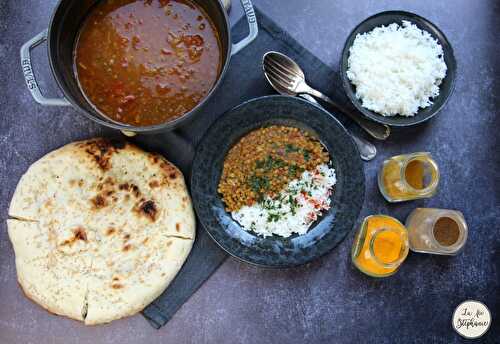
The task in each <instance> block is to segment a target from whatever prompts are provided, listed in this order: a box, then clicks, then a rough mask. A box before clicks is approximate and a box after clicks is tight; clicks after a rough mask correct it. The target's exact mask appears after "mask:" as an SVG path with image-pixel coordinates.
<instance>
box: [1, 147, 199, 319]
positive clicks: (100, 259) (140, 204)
mask: <svg viewBox="0 0 500 344" xmlns="http://www.w3.org/2000/svg"><path fill="white" fill-rule="evenodd" d="M62 164H64V165H65V166H61V165H62ZM56 166H59V167H58V168H55V167H56ZM47 182H48V183H49V184H47ZM33 190H40V191H39V192H38V193H37V194H36V195H35V194H33ZM23 202H24V203H23ZM26 202H28V203H26ZM75 202H76V203H75ZM82 202H83V203H82ZM75 207H76V208H75ZM68 211H69V212H68ZM82 213H83V215H82ZM9 215H11V216H13V215H16V216H15V217H17V218H19V219H21V220H9V221H16V223H17V222H19V224H22V223H33V225H34V226H37V227H36V228H39V230H38V231H39V232H37V233H38V234H37V235H38V236H39V237H38V238H39V239H37V240H42V241H44V242H46V243H41V244H40V242H38V244H36V242H35V243H32V244H30V241H31V240H33V237H32V235H33V233H34V232H32V231H30V230H28V228H27V227H26V226H24V227H23V226H21V227H20V226H18V225H16V226H14V223H8V224H9V226H8V227H9V236H10V238H11V241H12V243H13V245H14V249H15V251H16V267H17V270H18V281H19V283H20V285H21V287H22V289H23V291H24V292H25V294H26V295H27V296H28V297H29V298H30V299H32V300H34V301H35V302H37V303H38V304H40V305H41V306H42V307H44V308H45V309H47V310H48V311H49V312H51V313H54V314H59V315H65V316H68V317H71V318H73V319H76V320H80V321H84V322H85V323H86V324H87V325H92V324H100V323H105V322H109V321H112V320H115V319H118V318H121V317H124V316H128V315H132V314H135V313H137V312H139V311H140V310H142V309H143V308H144V307H145V306H146V305H147V304H149V303H150V302H151V301H153V300H154V298H156V297H157V296H159V295H160V294H161V292H163V290H164V289H165V288H166V287H167V286H168V284H169V283H170V281H171V280H172V279H173V278H174V277H175V275H176V273H177V272H178V271H179V269H180V268H181V266H182V264H183V262H184V261H185V259H186V258H187V255H188V254H189V251H190V249H191V246H192V243H193V240H194V235H195V222H194V213H193V210H192V206H191V201H190V198H189V194H188V193H187V189H186V185H185V183H184V180H183V176H182V174H181V173H180V172H179V170H178V169H177V168H176V167H175V166H174V165H172V164H171V163H169V162H168V161H166V160H165V159H164V158H163V157H162V156H160V155H157V154H151V153H146V152H144V151H142V150H140V149H139V148H137V147H136V146H134V145H132V144H129V143H126V142H123V141H113V140H107V139H101V138H97V139H92V140H87V141H81V142H75V143H72V144H68V145H66V146H64V147H62V148H60V149H58V150H56V151H54V152H51V153H49V154H47V155H46V156H45V157H43V158H42V159H40V160H39V161H38V162H36V163H34V164H33V165H32V167H30V169H29V170H28V171H27V172H26V174H25V175H24V176H23V178H22V179H21V181H20V183H19V185H18V188H16V192H15V194H14V196H13V199H12V203H11V209H10V210H9ZM23 215H26V216H23ZM80 215H81V216H80ZM24 218H26V219H29V221H30V222H28V221H23V220H22V219H24ZM75 218H76V220H75ZM78 221H81V222H82V223H81V224H79V222H78ZM89 221H90V222H89ZM124 226H125V227H124ZM98 232H100V233H101V234H99V233H98ZM40 235H41V237H40ZM44 237H45V238H44ZM23 242H26V244H22V245H21V246H19V244H20V243H23ZM27 249H29V250H31V251H27ZM33 249H34V250H35V251H36V250H38V251H37V252H34V254H31V253H28V254H26V252H32V250H33ZM31 257H33V258H31ZM37 257H39V258H37ZM33 259H37V260H38V261H39V264H38V265H37V266H36V267H29V266H30V265H32V264H33V262H35V261H34V260H33ZM54 264H55V265H54ZM53 268H56V270H54V272H52V271H51V269H53ZM68 268H69V269H70V270H66V269H68ZM45 271H47V273H49V274H50V275H46V273H45ZM65 271H68V273H69V275H68V276H65V274H66V272H65ZM69 271H71V272H69ZM75 274H76V275H75ZM41 275H44V276H48V278H49V280H48V281H47V282H42V283H40V282H41V281H40V278H39V277H36V276H41ZM58 278H64V280H62V281H58V280H57V279H58ZM73 278H76V279H77V281H79V282H77V284H74V285H75V286H76V287H77V288H79V293H78V295H76V294H74V292H71V290H74V289H68V290H65V289H64V288H65V286H66V288H67V287H69V286H70V285H72V284H71V283H74V282H72V279H73ZM44 279H47V277H44ZM75 281H76V280H75ZM61 282H62V284H61ZM37 285H39V287H37ZM53 288H57V289H58V290H59V291H60V292H62V293H64V294H57V295H58V296H56V295H51V294H50V289H53ZM59 291H58V293H59ZM72 295H73V296H72ZM61 297H62V298H63V299H61ZM75 306H76V308H75Z"/></svg>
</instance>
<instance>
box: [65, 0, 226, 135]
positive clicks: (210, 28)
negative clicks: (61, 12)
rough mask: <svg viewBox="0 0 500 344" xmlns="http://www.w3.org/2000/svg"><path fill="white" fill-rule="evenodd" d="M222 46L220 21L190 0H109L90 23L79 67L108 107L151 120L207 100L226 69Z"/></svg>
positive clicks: (80, 44)
mask: <svg viewBox="0 0 500 344" xmlns="http://www.w3.org/2000/svg"><path fill="white" fill-rule="evenodd" d="M214 1H215V0H214ZM220 50H221V49H220V43H219V37H218V34H217V31H216V30H215V27H214V25H213V23H212V22H211V21H210V18H209V17H208V15H207V14H206V13H205V12H204V11H203V10H202V9H201V8H200V7H199V6H198V5H197V4H196V3H194V2H192V1H190V0H104V1H101V2H99V3H98V5H96V7H94V8H93V10H92V11H91V12H90V14H89V15H88V17H87V18H86V19H85V21H84V23H83V26H82V28H81V31H80V35H79V38H78V40H77V43H76V47H75V69H76V75H77V78H78V81H79V83H80V87H81V89H82V91H83V93H84V94H85V96H86V97H87V99H88V100H89V101H90V102H91V103H92V104H93V105H94V106H95V108H96V109H97V110H99V112H100V113H102V114H104V115H105V116H107V117H108V118H110V119H112V120H115V121H117V122H121V123H126V124H130V125H134V126H147V125H154V124H160V123H164V122H167V121H171V120H173V119H175V118H178V117H180V116H182V115H183V114H185V113H186V112H188V111H190V110H191V109H193V108H194V107H195V106H196V105H197V104H198V103H200V102H201V101H202V100H203V99H204V97H205V96H206V95H207V94H208V92H209V91H210V90H211V88H212V87H213V85H214V84H215V82H216V81H217V78H218V76H219V73H220V69H221V52H220Z"/></svg>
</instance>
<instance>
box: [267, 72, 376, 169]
mask: <svg viewBox="0 0 500 344" xmlns="http://www.w3.org/2000/svg"><path fill="white" fill-rule="evenodd" d="M264 74H265V73H264ZM266 79H267V81H269V83H270V84H271V86H272V87H273V88H274V89H275V90H276V92H278V93H279V94H282V95H286V96H290V95H291V96H296V94H291V93H290V92H289V91H288V90H286V89H285V88H282V87H281V86H279V85H278V84H273V83H272V82H271V80H270V79H269V77H268V76H267V75H266ZM299 97H301V98H304V99H306V100H308V101H310V102H311V103H314V104H317V105H318V106H321V104H319V103H318V101H317V100H316V99H314V98H313V97H312V96H310V95H309V94H306V93H304V94H300V95H299ZM350 134H351V137H352V139H353V141H354V143H355V144H356V146H357V147H358V151H359V155H360V156H361V159H363V160H364V161H370V160H372V159H373V158H375V156H376V155H377V148H375V146H374V145H373V144H371V143H370V142H368V141H367V140H365V139H364V138H362V137H360V136H358V135H357V134H356V133H350Z"/></svg>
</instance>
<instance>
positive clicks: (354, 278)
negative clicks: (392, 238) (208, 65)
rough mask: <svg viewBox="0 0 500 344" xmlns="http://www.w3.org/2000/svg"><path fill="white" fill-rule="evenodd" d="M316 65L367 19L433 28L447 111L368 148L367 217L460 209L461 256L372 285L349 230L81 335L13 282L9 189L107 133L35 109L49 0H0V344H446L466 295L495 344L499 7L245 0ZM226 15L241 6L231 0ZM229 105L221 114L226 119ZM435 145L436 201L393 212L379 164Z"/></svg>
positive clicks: (335, 56) (233, 269) (419, 260)
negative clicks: (31, 66)
mask: <svg viewBox="0 0 500 344" xmlns="http://www.w3.org/2000/svg"><path fill="white" fill-rule="evenodd" d="M254 2H255V3H256V4H257V5H258V6H259V7H260V8H261V9H262V10H264V12H266V13H267V14H268V15H269V16H270V17H271V18H273V19H274V20H276V22H278V24H280V25H282V26H283V27H284V28H285V29H287V30H288V31H289V32H290V33H291V35H292V36H294V37H296V38H297V40H298V41H299V42H301V43H302V44H303V45H304V46H305V47H306V48H308V49H310V50H311V51H312V52H313V53H314V54H316V55H317V56H319V57H320V58H321V59H322V60H323V61H324V62H325V63H327V64H328V65H330V66H332V67H333V68H334V69H338V68H337V66H338V62H339V56H340V51H341V49H342V46H343V43H344V40H345V38H346V37H347V35H348V33H349V32H350V30H351V29H352V28H353V27H354V26H355V25H356V24H357V23H359V22H360V21H361V20H363V19H364V18H366V17H367V16H369V15H371V14H374V13H377V12H380V11H382V10H388V9H404V10H408V11H412V12H415V13H417V14H420V15H422V16H424V17H426V18H428V19H430V20H431V21H433V22H434V23H436V24H437V25H438V26H439V27H440V28H441V29H442V30H443V31H444V32H445V34H446V35H447V36H448V39H449V40H450V42H451V44H452V45H453V47H454V49H455V55H456V58H457V61H458V65H459V71H458V78H457V87H456V90H455V93H454V95H453V96H452V98H451V99H450V102H449V103H448V105H447V107H446V108H445V109H444V110H443V112H442V113H440V114H439V115H438V116H437V117H436V118H435V119H433V120H431V121H430V122H429V123H428V124H426V125H423V126H420V127H418V128H414V129H407V130H404V131H399V132H395V133H394V135H393V136H392V137H391V138H390V139H389V141H388V142H384V143H377V148H378V150H379V156H378V157H377V159H376V160H375V161H373V162H371V163H368V164H365V175H366V182H367V198H366V201H365V204H364V209H363V212H362V216H364V215H368V214H374V213H385V214H390V215H393V216H396V217H397V218H399V219H400V220H404V219H405V218H406V216H407V215H408V214H409V212H410V211H411V210H412V209H413V208H415V207H417V206H428V207H443V208H454V209H459V210H461V211H462V212H463V213H464V215H465V217H466V219H467V221H468V223H469V228H470V236H469V241H468V243H467V245H466V247H465V250H464V252H462V254H460V255H459V256H457V257H450V258H447V257H438V256H429V255H420V254H410V256H409V258H408V260H407V261H406V262H405V264H404V265H403V267H402V268H401V270H400V271H399V272H398V274H397V275H395V276H393V277H391V278H388V279H385V280H373V279H370V278H368V277H366V276H364V275H362V274H361V273H359V272H358V271H356V270H355V269H354V268H353V267H352V265H351V263H350V258H349V252H350V247H351V244H352V240H353V233H351V235H350V236H349V237H348V238H347V239H346V240H345V241H344V242H343V243H342V244H341V245H340V246H339V247H338V248H337V249H336V250H335V251H333V252H332V253H331V254H329V255H327V256H326V257H324V258H322V259H320V260H319V261H316V262H314V263H311V264H309V265H307V266H304V267H301V268H299V269H293V270H286V271H275V270H262V269H258V268H255V267H252V266H248V265H245V264H243V263H240V262H238V261H236V260H234V259H228V261H227V262H226V263H225V264H224V265H223V266H222V267H221V268H220V269H219V270H218V271H217V272H216V273H215V274H214V275H213V276H212V277H211V278H210V279H209V280H208V281H207V282H206V283H205V284H204V286H203V287H202V288H201V289H200V290H199V291H198V292H197V293H196V294H194V295H193V297H192V298H191V299H190V300H189V301H188V302H187V303H186V304H185V305H184V306H183V307H182V308H181V309H180V310H179V312H178V313H177V314H176V315H175V316H174V318H173V319H172V320H171V321H170V322H169V323H168V324H167V325H166V326H165V327H163V328H162V329H161V330H159V331H156V330H154V329H153V328H151V327H150V326H149V325H148V324H147V322H146V320H145V319H144V318H143V317H141V316H140V315H138V316H134V317H131V318H128V319H125V320H120V321H116V322H114V323H112V324H110V325H105V326H99V327H90V328H86V327H84V326H83V325H80V324H79V323H77V322H74V321H72V320H67V319H64V318H58V317H55V316H52V315H49V314H47V313H46V312H45V311H44V310H42V309H41V308H40V307H38V306H37V305H35V304H33V303H32V302H31V301H29V300H28V299H26V298H25V297H24V295H23V294H22V292H21V290H20V289H19V288H18V286H17V282H16V279H15V264H14V255H13V251H12V247H11V245H10V242H9V241H8V238H7V232H6V226H5V219H6V218H7V208H8V203H9V201H10V198H11V196H12V193H13V190H14V188H15V185H16V183H17V181H18V179H19V178H20V176H21V175H22V173H23V172H24V171H25V170H26V169H27V167H28V166H29V165H30V164H31V163H33V162H34V161H35V160H36V159H38V158H40V157H41V156H42V155H44V154H45V153H47V152H48V151H50V150H53V149H55V148H57V147H59V146H60V145H62V144H64V143H67V142H70V141H74V140H76V139H82V138H87V137H89V136H92V135H97V134H99V133H104V132H105V131H104V130H103V129H102V128H100V127H98V126H97V125H95V124H93V123H91V122H89V121H88V120H86V119H84V118H82V117H81V116H78V115H77V114H76V112H75V111H73V110H71V109H67V108H65V109H62V108H61V109H57V108H43V107H40V106H38V105H36V104H35V103H34V102H33V100H32V99H31V96H30V95H29V93H28V91H27V90H26V89H25V86H24V81H23V78H22V73H21V70H20V66H19V57H18V49H19V47H20V46H21V44H22V43H24V42H25V41H26V40H28V39H29V38H31V37H32V36H33V35H34V34H36V33H38V32H40V31H41V30H43V29H45V28H46V26H47V23H48V20H49V16H50V13H51V11H52V9H53V7H54V5H55V3H56V1H55V0H31V1H28V0H19V1H15V0H3V1H0V61H1V65H0V152H1V153H0V154H1V155H0V156H1V159H0V182H1V185H2V188H1V189H0V209H1V210H0V221H1V222H0V257H1V258H0V343H73V342H74V343H111V342H113V343H114V342H116V343H136V342H141V343H191V342H201V343H214V342H219V343H282V342H284V343H303V342H324V343H333V342H335V343H337V342H338V343H358V342H362V343H364V342H373V343H407V342H420V343H431V342H438V343H451V342H459V341H460V338H459V336H458V335H457V334H456V333H455V332H454V331H453V330H452V328H451V321H450V320H451V315H452V312H453V310H454V309H455V307H456V306H457V305H458V303H460V302H461V301H463V300H466V299H476V300H479V301H482V302H484V303H485V304H486V305H487V306H488V307H489V308H490V310H491V312H492V315H493V324H492V327H491V329H490V331H489V332H488V334H487V335H486V336H485V337H483V341H484V342H489V343H494V342H497V343H498V342H500V298H499V294H500V277H499V271H498V269H499V266H500V254H499V249H500V242H499V240H500V239H499V237H500V230H499V221H498V219H499V218H500V186H499V185H500V175H499V173H498V170H497V169H498V168H499V167H500V153H499V150H498V145H499V144H500V140H499V137H500V135H499V131H500V111H499V110H498V107H499V106H500V46H499V45H498V29H499V28H500V2H498V1H496V0H480V1H470V0H456V1H453V2H452V1H448V2H445V1H432V0H422V1H412V2H411V3H410V2H408V1H401V0H399V1H397V0H391V1H389V0H384V1H369V0H358V1H352V0H337V1H332V0H309V1H307V0H306V1H304V0H301V1H299V0H254ZM233 10H234V12H233V13H232V19H236V18H237V17H238V16H239V15H240V14H241V11H240V10H239V6H238V5H237V4H236V3H234V4H233ZM35 57H36V64H35V68H36V72H37V74H38V75H39V76H40V79H41V80H42V81H43V82H41V87H42V89H43V90H46V93H48V94H57V88H56V87H55V86H54V83H53V81H51V78H50V72H49V69H48V65H47V59H46V51H45V49H44V48H39V49H37V50H36V51H35ZM223 110H224V109H221V111H223ZM422 150H426V151H430V152H432V154H433V155H434V156H435V158H436V160H437V161H438V163H439V164H440V167H441V170H442V182H441V184H440V190H439V193H438V195H436V196H435V197H434V198H432V199H430V200H427V201H417V202H409V203H404V204H399V205H388V204H387V203H385V202H384V200H383V198H382V196H381V195H380V194H379V192H378V190H377V187H376V178H375V176H376V172H377V170H378V168H379V167H380V164H381V162H382V161H383V159H384V158H386V157H388V156H391V155H395V154H399V153H404V152H413V151H422Z"/></svg>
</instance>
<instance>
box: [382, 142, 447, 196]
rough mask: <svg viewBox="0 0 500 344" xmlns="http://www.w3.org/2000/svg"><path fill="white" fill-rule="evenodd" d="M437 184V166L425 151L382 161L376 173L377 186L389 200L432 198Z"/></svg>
mask: <svg viewBox="0 0 500 344" xmlns="http://www.w3.org/2000/svg"><path fill="white" fill-rule="evenodd" d="M438 184H439V169H438V166H437V164H436V162H435V161H434V160H433V159H432V157H431V155H430V153H427V152H420V153H413V154H405V155H397V156H394V157H392V158H390V159H388V160H385V161H384V163H383V165H382V168H381V169H380V171H379V174H378V187H379V189H380V192H381V193H382V195H383V196H384V198H385V199H386V200H387V201H389V202H402V201H410V200H414V199H419V198H429V197H432V196H434V195H435V194H436V191H437V186H438Z"/></svg>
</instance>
